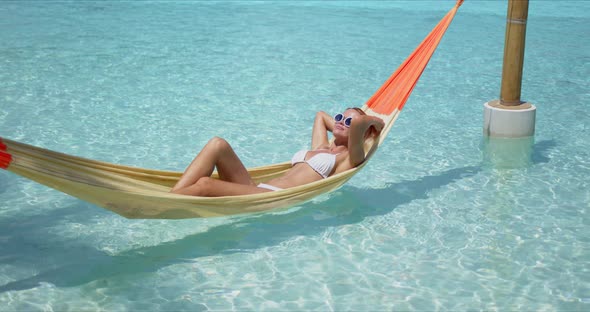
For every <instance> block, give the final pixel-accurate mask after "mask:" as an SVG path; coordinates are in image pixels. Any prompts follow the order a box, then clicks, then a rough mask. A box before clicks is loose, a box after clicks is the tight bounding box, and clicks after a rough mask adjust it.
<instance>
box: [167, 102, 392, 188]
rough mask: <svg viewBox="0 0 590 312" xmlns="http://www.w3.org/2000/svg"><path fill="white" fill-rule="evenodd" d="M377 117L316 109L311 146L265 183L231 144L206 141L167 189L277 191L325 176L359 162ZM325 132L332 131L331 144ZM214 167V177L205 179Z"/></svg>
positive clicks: (377, 124) (358, 111) (350, 110)
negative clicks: (257, 180) (253, 175)
mask: <svg viewBox="0 0 590 312" xmlns="http://www.w3.org/2000/svg"><path fill="white" fill-rule="evenodd" d="M383 127H384V123H383V120H381V119H380V118H377V117H373V116H368V115H367V114H365V112H364V111H363V110H361V109H360V108H356V107H355V108H348V109H346V110H345V111H344V113H342V114H337V115H336V116H334V118H332V117H330V116H329V115H328V114H326V113H325V112H318V113H317V114H316V117H315V122H314V125H313V134H312V139H311V145H312V149H311V150H309V151H306V150H303V151H299V152H297V153H295V155H294V156H293V159H292V160H291V163H292V165H293V167H292V168H291V169H290V170H289V171H287V172H286V173H285V174H283V175H282V176H280V177H277V178H274V179H272V180H270V181H268V182H267V183H261V184H258V185H256V183H255V182H254V181H253V180H252V178H251V177H250V174H249V173H248V171H247V170H246V167H244V164H242V161H241V160H240V159H239V158H238V156H237V155H236V153H235V152H234V150H233V149H232V148H231V146H230V145H229V144H228V143H227V142H226V141H225V140H224V139H221V138H218V137H215V138H213V139H211V140H210V141H209V142H208V143H207V144H206V145H205V147H204V148H203V149H202V150H201V152H200V153H199V154H198V155H197V157H195V159H194V160H193V161H192V163H191V164H190V165H189V166H188V168H187V169H186V171H185V172H184V174H183V175H182V177H180V180H179V181H178V183H176V185H175V186H174V187H173V188H172V190H171V192H172V193H176V194H185V195H196V196H211V197H213V196H230V195H246V194H256V193H263V192H271V191H277V190H281V189H285V188H289V187H294V186H298V185H303V184H307V183H310V182H313V181H318V180H321V179H323V178H327V177H329V176H331V175H333V174H336V173H340V172H343V171H346V170H348V169H351V168H354V167H356V166H358V165H360V164H361V163H362V162H363V161H365V151H364V147H363V145H364V142H365V139H366V138H368V137H369V136H376V135H378V134H379V133H381V130H383ZM328 131H330V132H332V134H333V135H334V141H333V142H332V144H330V142H329V141H328ZM215 168H217V173H218V174H219V179H214V178H211V174H212V173H213V170H214V169H215Z"/></svg>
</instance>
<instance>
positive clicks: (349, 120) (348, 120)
mask: <svg viewBox="0 0 590 312" xmlns="http://www.w3.org/2000/svg"><path fill="white" fill-rule="evenodd" d="M343 119H344V115H342V114H336V116H334V120H336V122H341V121H342V123H343V124H344V126H346V128H350V124H351V123H352V117H347V118H346V119H344V121H343Z"/></svg>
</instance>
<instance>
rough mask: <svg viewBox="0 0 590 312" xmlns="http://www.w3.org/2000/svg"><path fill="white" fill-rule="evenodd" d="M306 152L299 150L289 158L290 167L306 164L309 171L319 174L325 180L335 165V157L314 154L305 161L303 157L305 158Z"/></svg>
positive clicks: (332, 155)
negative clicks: (309, 168)
mask: <svg viewBox="0 0 590 312" xmlns="http://www.w3.org/2000/svg"><path fill="white" fill-rule="evenodd" d="M307 152H309V150H301V151H299V152H297V153H295V155H293V158H291V165H292V166H295V164H298V163H306V164H308V165H309V166H310V167H311V169H313V170H315V172H317V173H319V175H321V176H322V177H323V178H324V179H325V178H327V177H328V176H329V175H330V173H332V170H333V169H334V166H335V165H336V155H335V154H330V153H319V154H315V155H314V156H313V157H311V158H310V159H308V160H305V156H307Z"/></svg>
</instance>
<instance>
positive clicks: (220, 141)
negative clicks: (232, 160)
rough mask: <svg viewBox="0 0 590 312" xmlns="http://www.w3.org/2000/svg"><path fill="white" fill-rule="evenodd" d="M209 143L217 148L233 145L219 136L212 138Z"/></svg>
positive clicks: (223, 148) (229, 147)
mask: <svg viewBox="0 0 590 312" xmlns="http://www.w3.org/2000/svg"><path fill="white" fill-rule="evenodd" d="M207 145H210V146H211V147H213V148H215V149H216V150H226V149H231V146H230V145H229V143H228V142H227V141H226V140H225V139H224V138H220V137H217V136H216V137H213V138H211V140H209V142H208V143H207Z"/></svg>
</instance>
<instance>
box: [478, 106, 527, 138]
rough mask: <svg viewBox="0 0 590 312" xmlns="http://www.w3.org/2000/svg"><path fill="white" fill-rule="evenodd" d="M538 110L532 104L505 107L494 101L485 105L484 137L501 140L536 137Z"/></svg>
mask: <svg viewBox="0 0 590 312" xmlns="http://www.w3.org/2000/svg"><path fill="white" fill-rule="evenodd" d="M536 111H537V108H536V107H535V106H534V105H532V104H530V103H523V104H521V105H518V106H503V105H501V104H500V101H498V100H494V101H490V102H487V103H485V104H484V118H483V120H484V124H483V132H484V135H486V136H489V137H500V138H522V137H528V136H533V135H535V115H536Z"/></svg>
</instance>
